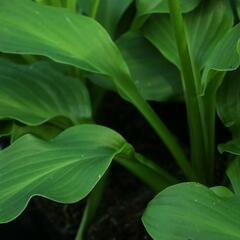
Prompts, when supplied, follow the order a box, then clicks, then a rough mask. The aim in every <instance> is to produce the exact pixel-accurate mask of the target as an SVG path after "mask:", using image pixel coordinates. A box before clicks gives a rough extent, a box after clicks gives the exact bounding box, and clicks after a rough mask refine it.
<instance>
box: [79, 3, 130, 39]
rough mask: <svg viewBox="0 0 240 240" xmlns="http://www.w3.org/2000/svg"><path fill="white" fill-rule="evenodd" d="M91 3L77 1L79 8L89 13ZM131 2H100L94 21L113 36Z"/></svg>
mask: <svg viewBox="0 0 240 240" xmlns="http://www.w3.org/2000/svg"><path fill="white" fill-rule="evenodd" d="M92 2H93V1H90V0H79V5H80V8H82V9H83V11H84V12H85V13H89V11H90V7H91V4H92ZM132 2H133V0H121V1H119V0H101V1H100V3H99V7H98V10H97V14H96V20H97V21H98V22H99V23H101V24H102V25H103V26H104V28H105V29H106V30H107V31H108V32H109V33H110V35H111V36H114V33H115V31H116V28H117V25H118V23H119V20H120V18H121V17H122V15H123V14H124V12H125V11H126V9H127V8H128V7H129V5H130V4H131V3H132Z"/></svg>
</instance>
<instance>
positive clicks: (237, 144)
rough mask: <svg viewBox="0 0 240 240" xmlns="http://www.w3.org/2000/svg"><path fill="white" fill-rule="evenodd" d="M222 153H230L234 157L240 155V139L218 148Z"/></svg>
mask: <svg viewBox="0 0 240 240" xmlns="http://www.w3.org/2000/svg"><path fill="white" fill-rule="evenodd" d="M218 150H219V151H220V153H224V152H228V153H231V154H234V155H240V138H234V139H232V140H230V141H228V142H226V143H223V144H220V145H219V146H218Z"/></svg>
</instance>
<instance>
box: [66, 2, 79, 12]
mask: <svg viewBox="0 0 240 240" xmlns="http://www.w3.org/2000/svg"><path fill="white" fill-rule="evenodd" d="M66 7H67V8H68V9H69V10H71V11H73V12H76V11H77V1H76V0H67V3H66Z"/></svg>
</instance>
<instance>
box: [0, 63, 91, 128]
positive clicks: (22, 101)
mask: <svg viewBox="0 0 240 240" xmlns="http://www.w3.org/2000/svg"><path fill="white" fill-rule="evenodd" d="M0 72H1V75H0V85H1V88H0V119H15V120H18V121H20V122H22V123H25V124H28V125H40V124H42V123H43V122H46V121H48V120H50V119H53V118H55V117H65V118H68V119H70V120H71V121H72V122H73V123H79V122H81V121H83V120H86V119H89V118H91V105H90V100H89V95H88V91H87V89H86V87H85V86H84V84H83V83H82V82H81V81H79V80H77V79H74V78H71V77H68V76H65V75H64V74H62V73H61V72H59V71H58V70H57V69H56V68H55V67H54V66H53V65H51V64H49V63H46V62H38V63H35V64H32V65H20V64H16V63H13V62H10V61H8V60H5V59H0Z"/></svg>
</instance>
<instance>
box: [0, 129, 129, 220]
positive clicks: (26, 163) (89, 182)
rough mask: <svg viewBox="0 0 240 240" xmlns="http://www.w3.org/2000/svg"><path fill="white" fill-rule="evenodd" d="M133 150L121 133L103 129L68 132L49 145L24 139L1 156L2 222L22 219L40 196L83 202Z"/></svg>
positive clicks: (33, 139)
mask: <svg viewBox="0 0 240 240" xmlns="http://www.w3.org/2000/svg"><path fill="white" fill-rule="evenodd" d="M131 149H132V148H131V146H130V145H129V144H127V143H126V141H125V140H124V139H123V138H122V137H121V136H120V135H119V134H118V133H116V132H114V131H113V130H111V129H109V128H106V127H102V126H98V125H85V124H82V125H79V126H75V127H72V128H69V129H67V130H66V131H64V132H63V133H61V134H60V135H58V136H57V137H56V138H55V139H53V140H51V141H49V142H46V141H43V140H40V139H38V138H35V137H33V136H31V135H25V136H24V137H22V138H20V139H18V140H17V141H16V142H14V144H13V145H11V146H10V147H8V148H6V149H4V150H2V151H1V152H0V222H1V223H4V222H8V221H11V220H12V219H14V218H15V217H17V216H18V215H19V214H20V213H21V212H22V211H23V209H24V208H25V207H26V205H27V203H28V202H29V200H30V198H31V197H33V196H35V195H39V196H44V197H46V198H49V199H51V200H54V201H57V202H62V203H74V202H77V201H79V200H80V199H82V198H84V197H86V195H87V194H88V193H89V192H90V191H91V190H92V189H93V188H94V186H95V185H96V184H97V182H98V181H99V180H100V179H101V177H102V176H103V174H104V173H105V172H106V170H107V169H108V167H109V165H110V163H111V161H112V160H113V158H114V157H115V156H116V155H118V154H119V153H122V152H123V151H124V152H125V151H126V152H125V154H127V153H129V150H130V151H131Z"/></svg>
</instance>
